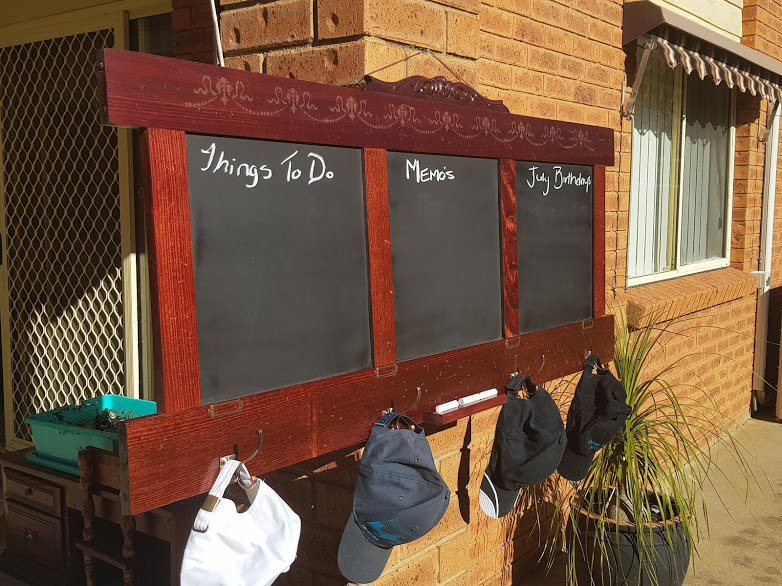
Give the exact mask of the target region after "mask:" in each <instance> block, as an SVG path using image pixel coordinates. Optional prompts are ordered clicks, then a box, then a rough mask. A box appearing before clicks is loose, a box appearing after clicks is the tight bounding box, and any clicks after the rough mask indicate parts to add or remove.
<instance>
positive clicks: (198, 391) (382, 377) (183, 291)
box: [97, 50, 614, 514]
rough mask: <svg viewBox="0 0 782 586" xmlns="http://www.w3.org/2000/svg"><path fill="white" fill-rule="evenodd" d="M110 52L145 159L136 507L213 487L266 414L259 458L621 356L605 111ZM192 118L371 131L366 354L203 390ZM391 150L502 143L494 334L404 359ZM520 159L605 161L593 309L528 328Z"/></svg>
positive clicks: (133, 432)
mask: <svg viewBox="0 0 782 586" xmlns="http://www.w3.org/2000/svg"><path fill="white" fill-rule="evenodd" d="M97 65H98V87H99V93H100V100H101V105H100V118H101V122H102V123H103V124H105V125H114V126H127V127H138V128H142V129H145V130H144V131H143V133H142V139H141V146H142V155H141V164H142V166H143V168H144V180H145V190H144V191H145V197H146V204H145V206H146V210H145V211H146V217H147V240H148V254H149V260H150V283H151V286H150V288H151V291H150V295H151V300H152V309H153V337H154V340H153V342H154V346H155V380H156V385H155V394H156V395H155V396H156V400H157V403H158V411H159V413H158V414H157V415H153V416H150V417H145V418H139V419H134V420H130V421H128V422H125V423H123V424H122V425H121V426H120V458H121V461H122V473H121V474H122V483H123V487H124V488H123V491H121V492H122V505H123V510H124V511H125V512H127V513H130V514H137V513H140V512H143V511H146V510H150V509H152V508H155V507H158V506H162V505H165V504H167V503H171V502H173V501H176V500H180V499H184V498H187V497H190V496H193V495H196V494H200V493H203V492H205V491H207V490H208V489H209V487H210V486H211V484H212V482H213V480H214V478H215V476H216V475H217V472H218V467H219V463H218V460H219V457H220V456H223V455H225V454H229V453H232V452H233V445H234V444H238V446H239V452H240V453H250V452H252V450H253V449H254V448H255V444H256V440H257V430H258V429H261V428H262V429H263V430H264V435H265V441H264V447H263V451H262V453H261V454H259V455H258V457H257V458H255V459H254V460H253V461H252V463H251V464H250V471H251V472H252V473H254V474H262V473H264V472H267V471H270V470H274V469H278V468H281V467H284V466H289V465H292V464H295V463H297V462H301V461H304V460H307V459H310V458H313V457H316V456H319V455H323V454H327V453H330V452H333V451H335V450H340V449H344V448H347V447H350V446H354V445H356V444H359V443H361V442H363V441H365V440H366V438H367V436H368V433H369V429H370V427H371V425H372V424H373V423H374V422H375V421H376V420H377V418H378V417H379V416H380V413H381V412H382V410H384V409H386V408H388V407H389V406H390V405H391V404H392V403H393V404H394V405H395V408H396V409H398V410H403V411H405V412H407V413H408V414H409V415H410V416H412V417H413V418H415V419H416V420H418V421H422V420H423V419H424V413H425V412H429V411H432V410H433V409H434V406H435V405H438V404H441V403H444V402H447V401H449V400H452V399H454V398H456V397H459V396H465V395H469V394H471V393H474V392H476V391H477V390H480V389H487V388H504V386H505V383H506V382H507V381H508V379H509V378H510V376H511V374H512V373H514V372H535V373H536V374H535V376H536V379H538V380H540V381H545V380H551V379H553V378H556V377H560V376H564V375H566V374H569V373H572V372H576V371H577V370H579V369H580V367H581V364H582V362H583V357H584V352H585V351H592V352H593V353H595V354H600V356H601V357H606V358H610V357H611V356H612V348H613V318H612V317H611V316H607V315H605V274H604V273H605V267H604V257H605V243H604V217H605V207H604V201H605V166H607V165H613V162H614V159H613V157H614V141H613V132H612V131H611V130H610V129H606V128H598V127H592V126H585V125H579V124H570V123H564V122H558V121H551V120H542V119H536V118H529V117H525V116H518V115H513V114H510V113H508V112H506V111H503V110H504V108H502V107H497V106H498V105H497V104H492V103H490V102H489V101H486V100H483V99H482V98H481V97H480V96H478V95H477V94H476V92H474V90H472V89H471V88H469V87H468V86H464V85H463V84H452V83H450V82H447V81H445V80H444V79H435V80H426V79H423V78H411V79H408V80H402V81H400V82H397V83H395V84H386V86H385V87H383V88H378V87H375V88H374V89H375V90H378V89H381V90H382V91H361V90H356V89H348V88H340V87H333V86H326V85H321V84H314V83H307V82H301V81H297V80H293V79H284V78H276V77H271V76H265V75H260V74H255V73H250V72H245V71H239V70H230V69H221V68H218V67H213V66H208V65H202V64H198V63H192V62H187V61H179V60H173V59H167V58H162V57H156V56H151V55H143V54H139V53H132V52H125V51H118V50H104V51H102V52H101V53H100V54H99V56H98V64H97ZM187 133H190V134H199V135H212V136H215V137H232V138H245V139H253V140H265V141H283V142H286V143H291V144H303V145H323V146H331V147H350V148H357V149H361V155H362V156H361V165H362V169H361V172H362V174H363V177H362V180H363V191H364V193H363V195H364V205H365V221H366V249H367V251H366V252H367V258H368V269H367V272H368V275H367V279H368V283H369V309H368V311H369V322H370V324H371V338H370V341H369V343H370V345H371V357H372V358H371V365H370V366H369V367H368V368H361V369H359V370H355V371H352V372H345V373H343V374H338V375H336V376H328V377H326V378H320V379H317V380H306V381H303V382H297V383H295V384H291V385H290V386H286V387H283V388H279V389H274V390H268V391H266V392H258V393H254V394H249V395H242V396H241V397H237V398H231V399H229V400H226V401H223V402H220V403H208V404H206V403H204V401H203V398H202V387H203V385H202V368H201V361H200V360H199V344H198V340H199V323H198V311H197V300H196V285H195V283H196V278H197V275H196V273H197V271H198V268H197V267H195V266H194V252H193V229H194V227H193V224H192V222H191V220H192V218H191V216H190V213H191V210H190V205H189V203H190V178H189V176H188V164H187V163H188V159H187V157H188V153H187ZM389 151H401V152H408V153H421V154H428V155H440V156H445V155H452V156H461V157H473V158H483V159H493V160H495V161H496V165H497V182H496V185H497V188H498V190H499V193H498V194H497V199H498V203H497V205H498V211H497V219H498V221H499V227H498V231H497V233H498V238H499V254H500V259H499V265H498V266H499V270H500V275H499V276H498V278H499V280H500V283H499V288H498V289H499V298H498V299H497V303H498V304H499V305H501V318H500V322H499V325H498V331H497V334H496V336H494V337H490V338H489V339H487V340H486V341H482V342H479V343H475V344H472V345H468V346H465V347H457V348H452V349H448V350H445V351H440V352H438V353H435V354H432V355H425V356H424V355H421V356H418V357H415V358H411V359H408V360H403V361H399V360H398V359H397V347H396V340H397V336H396V332H395V327H396V324H395V312H394V290H393V287H394V285H393V283H394V275H393V273H392V265H393V260H394V258H393V257H394V250H393V249H392V248H393V242H392V238H391V233H392V229H391V212H390V209H389V177H388V173H389V165H388V153H389ZM517 161H541V162H546V163H561V164H564V165H584V166H587V167H590V168H591V169H592V173H593V181H594V183H593V203H594V205H593V208H592V212H593V214H594V223H593V231H592V233H593V242H592V243H591V244H592V249H593V252H594V258H593V259H592V260H593V291H592V316H591V318H590V319H584V320H581V321H576V322H573V323H567V324H564V325H560V326H557V327H551V328H548V329H543V330H538V331H533V332H530V333H526V334H521V332H520V326H519V275H518V254H519V249H518V242H517V200H516V183H517V182H516V165H517ZM495 338H496V339H495ZM291 352H296V347H295V346H293V347H292V348H291ZM541 356H544V357H545V360H544V361H543V365H542V366H541ZM194 445H197V449H194Z"/></svg>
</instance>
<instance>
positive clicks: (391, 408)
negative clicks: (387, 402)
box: [381, 401, 395, 415]
mask: <svg viewBox="0 0 782 586" xmlns="http://www.w3.org/2000/svg"><path fill="white" fill-rule="evenodd" d="M394 411H395V409H394V402H393V401H391V407H389V408H388V409H384V410H383V411H382V413H381V414H382V415H388V414H389V413H393V412H394Z"/></svg>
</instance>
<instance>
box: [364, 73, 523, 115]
mask: <svg viewBox="0 0 782 586" xmlns="http://www.w3.org/2000/svg"><path fill="white" fill-rule="evenodd" d="M364 80H365V81H366V82H367V85H366V86H365V87H364V91H365V92H380V93H384V94H392V95H395V96H404V97H408V98H419V99H424V100H432V101H435V102H444V103H446V104H452V105H458V106H469V107H471V108H481V109H483V110H493V111H495V112H509V110H508V108H507V107H506V106H505V104H503V103H502V100H490V99H489V98H486V97H484V96H482V95H481V94H479V93H478V92H477V91H476V90H475V89H473V88H472V87H470V86H469V85H467V84H466V83H461V82H453V81H448V80H447V79H446V78H444V77H442V76H438V77H432V78H429V77H424V76H423V75H413V76H411V77H406V78H405V79H402V80H400V81H394V82H388V81H382V80H379V79H376V78H374V77H372V76H371V75H367V76H365V77H364Z"/></svg>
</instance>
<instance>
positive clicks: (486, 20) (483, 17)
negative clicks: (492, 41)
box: [478, 6, 516, 37]
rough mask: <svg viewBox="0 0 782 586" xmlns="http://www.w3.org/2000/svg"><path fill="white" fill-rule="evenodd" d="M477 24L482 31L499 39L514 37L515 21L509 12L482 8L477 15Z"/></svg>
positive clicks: (488, 7) (487, 7)
mask: <svg viewBox="0 0 782 586" xmlns="http://www.w3.org/2000/svg"><path fill="white" fill-rule="evenodd" d="M478 23H479V25H480V27H481V30H482V31H487V32H490V33H494V34H495V35H499V36H501V37H512V36H514V29H515V27H516V19H515V18H514V15H513V14H511V13H510V12H505V11H504V10H499V9H497V8H492V7H490V6H484V7H483V8H482V9H481V11H480V12H479V13H478Z"/></svg>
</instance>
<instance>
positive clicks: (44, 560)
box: [7, 501, 63, 568]
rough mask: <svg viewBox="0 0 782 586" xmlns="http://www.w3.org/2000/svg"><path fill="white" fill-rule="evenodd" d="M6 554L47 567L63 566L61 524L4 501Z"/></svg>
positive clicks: (51, 518) (32, 510) (46, 516)
mask: <svg viewBox="0 0 782 586" xmlns="http://www.w3.org/2000/svg"><path fill="white" fill-rule="evenodd" d="M7 522H8V551H9V552H10V553H13V554H15V555H20V556H24V557H26V558H28V559H30V560H33V561H35V562H37V563H39V564H41V565H42V566H46V567H49V568H62V567H63V550H62V539H63V536H62V522H61V521H60V519H55V518H53V517H49V516H48V515H44V514H42V513H40V512H38V511H36V510H34V509H30V508H28V507H25V506H22V505H19V504H17V503H14V502H12V501H8V519H7Z"/></svg>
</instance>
